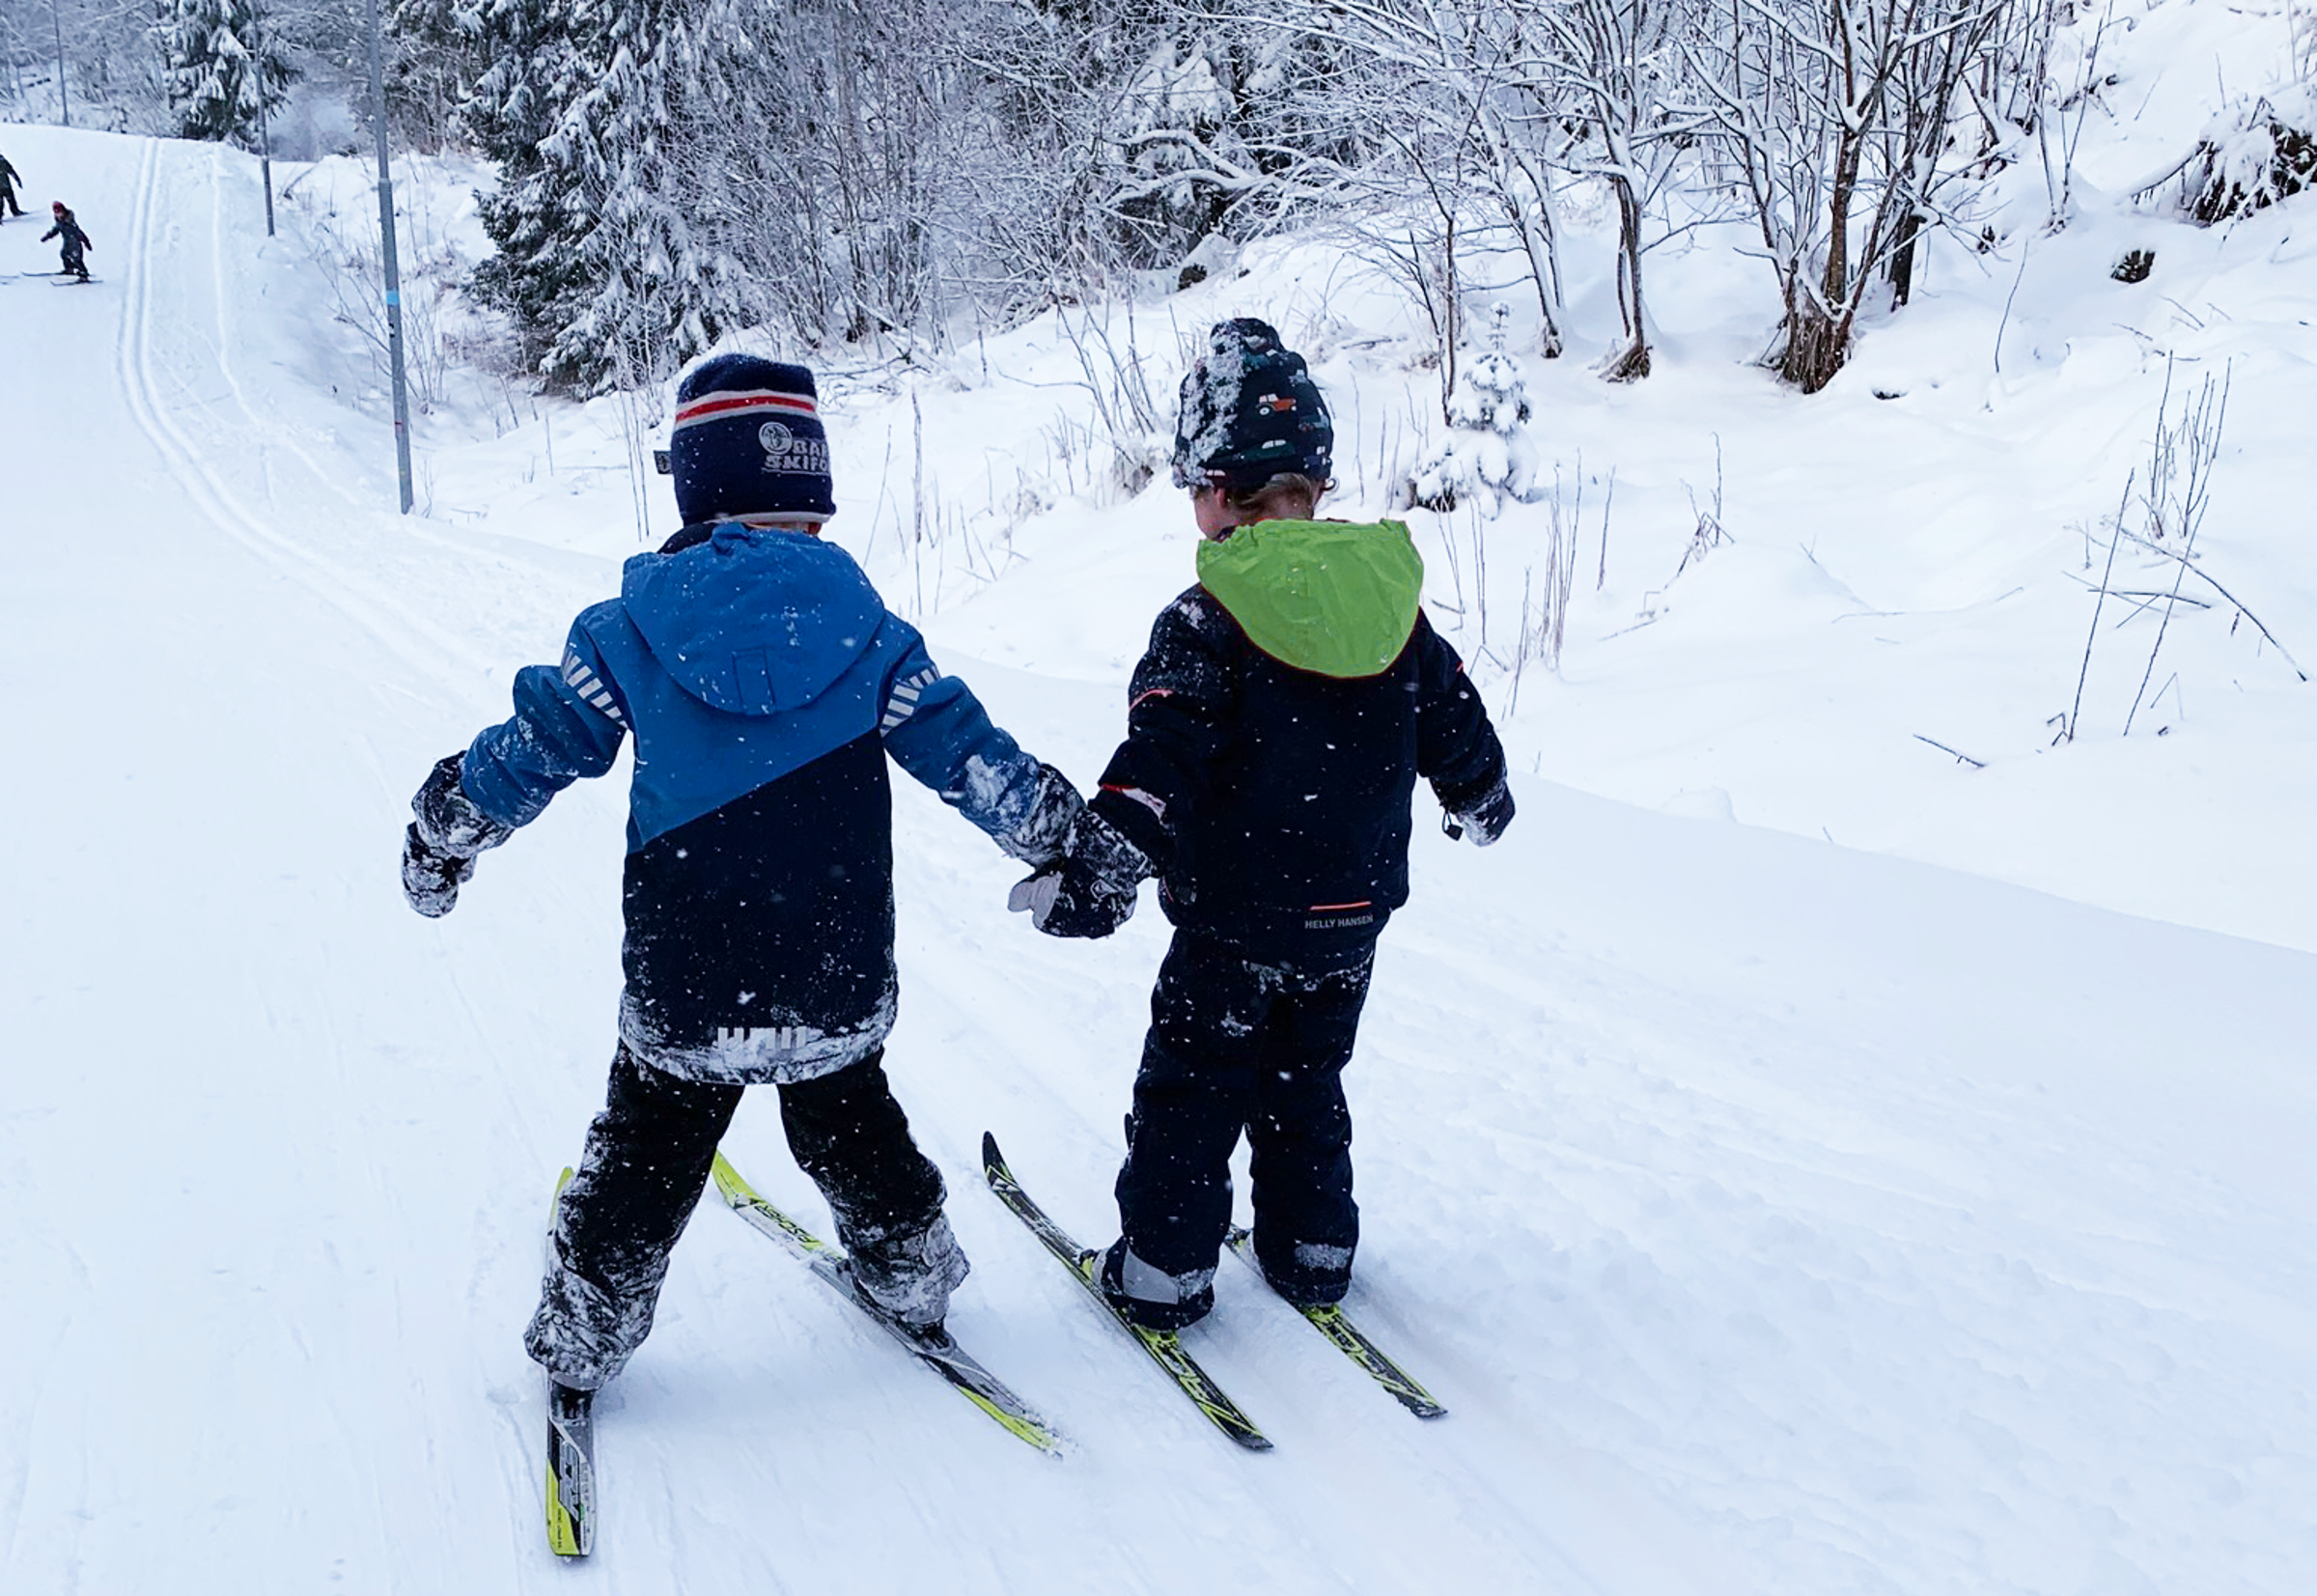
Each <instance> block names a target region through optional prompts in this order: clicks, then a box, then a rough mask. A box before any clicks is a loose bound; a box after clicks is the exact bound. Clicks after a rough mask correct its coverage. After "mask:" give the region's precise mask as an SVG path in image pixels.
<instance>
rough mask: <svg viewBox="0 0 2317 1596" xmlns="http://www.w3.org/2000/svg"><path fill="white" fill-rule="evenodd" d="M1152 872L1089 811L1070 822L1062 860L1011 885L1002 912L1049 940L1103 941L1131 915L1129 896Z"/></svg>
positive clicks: (1146, 861)
mask: <svg viewBox="0 0 2317 1596" xmlns="http://www.w3.org/2000/svg"><path fill="white" fill-rule="evenodd" d="M1150 873H1151V861H1150V860H1149V858H1148V857H1146V856H1145V855H1144V854H1143V852H1142V850H1141V849H1139V848H1137V847H1135V846H1134V845H1133V844H1132V843H1131V842H1129V841H1128V840H1127V838H1126V836H1125V835H1124V834H1123V833H1122V832H1120V831H1119V830H1118V828H1117V827H1115V826H1112V825H1111V824H1110V823H1109V822H1108V821H1106V820H1104V819H1103V817H1102V816H1101V815H1099V814H1097V813H1095V812H1094V811H1093V810H1092V809H1081V810H1080V811H1079V812H1078V816H1077V818H1076V819H1075V821H1073V822H1072V823H1071V827H1070V840H1069V843H1068V845H1067V847H1066V849H1065V851H1064V853H1063V855H1062V857H1061V858H1059V859H1057V860H1056V861H1055V862H1054V863H1052V864H1049V865H1047V867H1046V868H1045V869H1044V870H1041V871H1039V872H1038V874H1036V875H1035V876H1028V877H1024V878H1023V879H1022V880H1020V881H1019V882H1015V883H1014V890H1013V891H1012V892H1010V893H1008V894H1007V895H1006V907H1007V908H1008V909H1010V910H1014V911H1015V912H1016V913H1018V914H1019V913H1026V914H1028V915H1029V917H1030V924H1032V925H1034V926H1036V927H1037V928H1038V929H1039V930H1040V931H1043V932H1045V933H1046V934H1047V936H1048V937H1107V936H1109V935H1110V934H1111V933H1112V932H1114V931H1116V930H1117V929H1118V928H1119V927H1120V926H1122V925H1125V924H1126V923H1127V921H1128V920H1130V919H1131V918H1132V917H1133V914H1134V891H1135V888H1136V887H1138V886H1140V885H1141V884H1142V878H1143V877H1145V876H1147V875H1149V874H1150Z"/></svg>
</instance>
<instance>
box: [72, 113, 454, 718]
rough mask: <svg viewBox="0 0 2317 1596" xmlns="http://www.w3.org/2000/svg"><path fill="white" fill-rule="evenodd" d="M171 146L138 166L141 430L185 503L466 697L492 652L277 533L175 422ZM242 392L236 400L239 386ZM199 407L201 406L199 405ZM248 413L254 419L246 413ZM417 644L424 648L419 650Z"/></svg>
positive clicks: (127, 386)
mask: <svg viewBox="0 0 2317 1596" xmlns="http://www.w3.org/2000/svg"><path fill="white" fill-rule="evenodd" d="M166 148H167V146H166V145H165V144H164V143H163V141H161V140H157V139H149V140H147V141H145V148H144V151H143V154H142V157H141V159H140V161H139V166H138V173H137V180H136V196H135V199H134V200H133V201H132V209H131V217H132V221H131V232H130V251H129V253H130V255H131V258H132V259H134V260H135V261H136V262H137V263H138V266H137V269H135V270H133V271H130V272H128V273H126V276H127V278H128V281H129V285H130V291H129V294H128V303H127V305H126V307H125V311H124V316H123V322H122V336H121V339H120V342H119V344H118V345H117V348H118V350H119V351H120V359H119V363H118V371H119V374H120V378H121V388H122V393H123V396H124V397H125V399H126V402H127V405H128V409H129V412H130V414H131V415H132V416H133V417H134V418H135V420H136V423H137V426H138V429H139V430H140V431H142V432H143V433H144V434H146V436H147V437H148V438H149V439H151V440H152V442H153V445H154V449H155V450H156V451H158V453H159V454H160V456H161V458H162V459H163V460H164V461H166V462H168V463H169V465H170V467H171V469H172V471H173V472H174V474H175V475H176V477H177V479H178V481H179V482H180V484H181V486H182V488H183V490H184V491H185V495H186V497H187V498H188V499H190V500H191V501H192V503H193V504H194V506H195V507H196V508H197V509H198V510H200V511H201V513H202V515H203V517H204V518H206V519H208V520H209V522H210V523H211V524H212V525H213V526H214V527H215V528H216V529H217V530H218V531H220V532H222V533H224V534H225V535H226V536H227V537H229V538H231V539H233V540H234V541H235V542H236V543H238V544H239V545H241V546H242V547H244V548H245V549H247V550H248V551H249V552H251V553H253V554H255V555H257V556H258V557H259V558H261V559H262V560H264V561H265V562H266V563H267V564H268V565H269V566H271V567H273V568H274V569H276V570H278V571H280V572H281V573H282V574H284V575H286V576H288V577H290V578H291V579H293V580H294V581H296V582H297V583H298V584H299V585H300V586H302V587H304V588H305V589H306V590H307V591H308V592H310V593H312V594H313V595H314V596H315V597H316V598H318V599H320V600H321V601H322V602H324V603H326V604H328V605H329V606H330V607H331V608H333V609H335V610H337V611H338V612H339V613H340V614H342V615H344V616H346V618H347V619H348V620H349V621H351V622H353V623H354V624H355V625H356V626H358V627H360V628H361V629H362V630H364V631H366V632H368V633H369V634H370V635H371V636H373V637H374V638H376V639H377V641H378V643H379V645H380V646H381V647H383V648H384V649H386V650H387V651H388V652H389V653H390V654H392V655H394V656H395V657H396V658H399V659H401V660H402V661H403V662H404V663H405V664H406V665H408V666H409V667H410V668H411V669H412V670H413V671H414V672H416V673H418V674H420V675H423V676H425V677H428V678H429V679H431V680H433V681H434V682H436V683H438V684H440V685H441V686H444V687H447V688H452V689H455V690H459V691H463V690H464V689H465V686H466V683H467V681H468V680H470V679H471V678H472V676H474V675H478V674H482V673H484V672H485V671H486V670H487V669H488V668H489V664H490V661H489V659H488V658H486V657H485V656H484V655H483V654H481V653H480V652H479V651H477V650H476V649H474V648H473V647H471V646H470V645H469V644H468V643H467V642H466V641H465V640H464V639H462V638H460V637H458V636H456V635H454V634H453V633H451V632H449V631H446V630H443V629H441V628H440V627H437V626H436V625H434V623H433V621H431V620H429V619H428V618H427V617H426V616H424V615H422V614H421V613H419V612H418V611H416V610H415V609H412V608H411V607H409V606H407V605H405V604H398V603H395V602H392V601H390V600H386V599H382V598H379V597H377V596H376V595H375V594H374V593H373V592H370V591H367V590H366V584H365V582H364V581H363V579H362V578H361V577H360V576H359V575H358V574H356V573H354V572H352V571H350V570H349V569H347V568H346V567H344V566H342V565H339V564H337V563H336V562H334V561H331V560H328V559H325V558H323V557H322V556H321V555H319V554H317V553H315V552H314V551H313V550H312V549H310V548H307V547H305V546H301V545H299V544H297V543H295V542H293V541H292V540H291V539H289V538H286V537H284V536H283V535H282V534H281V533H279V532H278V531H276V530H274V529H273V527H272V526H270V525H269V524H268V523H267V522H266V520H265V518H263V517H261V516H259V515H257V514H255V513H254V512H252V511H251V510H250V509H248V507H247V506H245V505H244V504H243V503H242V502H241V500H240V498H239V497H238V495H237V494H236V492H235V491H234V490H233V489H232V488H231V487H230V486H229V485H228V484H227V482H226V479H225V475H224V473H223V472H222V471H220V470H218V469H217V468H216V467H215V466H213V465H212V464H210V462H209V458H210V457H209V454H208V453H206V452H204V451H203V450H201V449H198V448H196V447H195V445H194V443H193V440H192V439H191V437H190V436H188V435H187V434H186V432H185V430H184V428H183V427H182V426H181V425H180V424H179V422H178V421H177V420H176V419H175V418H174V406H173V405H172V404H171V403H170V402H169V401H167V400H165V399H164V398H163V397H162V392H161V384H160V381H159V379H158V378H157V376H156V375H155V372H154V363H153V355H152V346H153V326H154V319H155V317H156V315H157V314H158V313H157V311H156V309H155V303H154V285H155V283H156V282H157V281H159V280H160V279H161V278H162V276H163V273H162V272H161V271H159V270H158V269H156V266H157V262H156V261H155V258H154V235H155V228H154V211H155V210H156V208H157V207H158V206H159V204H160V203H161V184H160V178H159V174H160V167H161V161H162V154H163V151H164V150H165V149H166ZM217 204H218V198H217V193H216V189H215V187H214V185H211V186H210V190H209V205H210V210H211V221H212V226H216V225H217V224H216V222H215V215H214V212H215V210H216V207H217ZM213 259H214V257H213ZM216 270H217V268H216V267H215V266H212V275H211V276H210V279H209V288H210V290H211V295H212V298H215V299H222V298H223V297H224V296H225V287H226V285H225V282H224V280H223V279H222V278H221V277H220V276H218V275H216V274H215V273H216ZM222 316H223V313H222V312H219V319H220V321H219V324H220V328H221V332H222V330H223V325H224V323H223V322H222ZM217 359H218V368H219V370H220V372H221V373H223V374H225V375H226V377H227V380H228V382H229V383H232V381H233V378H232V376H231V373H230V368H229V367H228V366H227V363H226V361H225V357H224V354H223V350H222V348H221V349H220V350H219V351H218V355H217ZM236 393H237V394H238V389H237V387H236ZM191 402H192V403H195V404H199V403H200V402H199V401H198V400H194V401H191ZM237 402H238V401H237ZM205 407H206V406H205ZM244 413H245V414H246V413H247V412H246V410H245V411H244ZM413 639H417V640H418V641H419V642H421V643H423V644H424V645H425V646H424V647H418V646H414V644H413V641H412V640H413ZM445 660H451V661H456V662H457V663H458V664H459V665H461V666H462V667H463V669H461V670H452V669H449V668H446V666H445V663H444V661H445Z"/></svg>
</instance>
